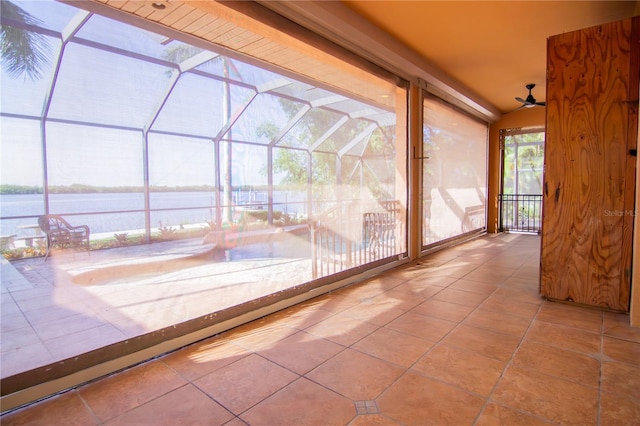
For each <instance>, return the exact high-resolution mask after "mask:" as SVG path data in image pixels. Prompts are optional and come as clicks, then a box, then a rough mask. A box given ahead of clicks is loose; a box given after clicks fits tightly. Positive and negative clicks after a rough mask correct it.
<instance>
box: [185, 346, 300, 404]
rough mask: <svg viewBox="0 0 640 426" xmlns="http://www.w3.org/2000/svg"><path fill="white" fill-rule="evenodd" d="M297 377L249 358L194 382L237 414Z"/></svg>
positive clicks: (269, 362) (267, 362) (270, 364)
mask: <svg viewBox="0 0 640 426" xmlns="http://www.w3.org/2000/svg"><path fill="white" fill-rule="evenodd" d="M297 378H298V375H297V374H294V373H292V372H290V371H289V370H286V369H284V368H282V367H280V366H278V365H276V364H274V363H273V362H271V361H268V360H266V359H264V358H262V357H261V356H258V355H249V356H248V357H245V358H242V359H241V360H239V361H236V362H234V363H233V364H230V365H228V366H226V367H223V368H220V369H218V370H216V371H214V372H212V373H209V374H207V375H206V376H204V377H201V378H199V379H198V380H196V381H194V384H195V385H196V386H197V387H198V388H199V389H201V390H202V391H203V392H205V393H206V394H207V395H209V396H210V397H211V398H213V399H214V400H215V401H216V402H218V403H219V404H220V405H222V406H223V407H225V408H226V409H227V410H229V411H231V412H232V413H234V414H240V413H242V412H244V411H245V410H247V409H249V408H251V407H252V406H254V405H255V404H257V403H258V402H260V401H262V400H263V399H265V398H267V397H268V396H270V395H272V394H274V393H275V392H277V391H279V390H280V389H282V388H283V387H285V386H286V385H288V384H289V383H291V382H293V381H294V380H296V379H297Z"/></svg>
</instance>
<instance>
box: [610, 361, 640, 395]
mask: <svg viewBox="0 0 640 426" xmlns="http://www.w3.org/2000/svg"><path fill="white" fill-rule="evenodd" d="M639 389H640V366H639V365H633V364H625V363H622V362H603V363H602V391H603V392H608V393H612V394H620V395H626V396H628V397H631V398H634V399H637V400H638V401H640V392H639V391H638V390H639Z"/></svg>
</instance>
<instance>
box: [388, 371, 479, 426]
mask: <svg viewBox="0 0 640 426" xmlns="http://www.w3.org/2000/svg"><path fill="white" fill-rule="evenodd" d="M484 401H485V400H484V398H482V397H480V396H477V395H473V394H471V393H469V392H466V391H464V390H462V389H460V388H458V387H454V386H451V385H447V384H444V383H441V382H439V381H435V380H433V379H429V378H427V377H425V376H423V375H420V374H418V373H412V372H407V373H406V374H404V375H403V376H402V377H401V378H400V379H399V380H398V381H396V382H395V383H394V384H393V385H392V386H391V387H390V388H389V389H388V390H387V391H386V392H385V393H384V394H383V395H382V396H381V397H380V398H378V400H377V403H378V408H379V409H380V413H381V414H383V415H384V416H387V417H390V418H391V419H393V420H397V421H398V422H400V423H401V424H405V425H428V424H433V425H470V424H472V423H473V421H474V419H475V418H476V417H477V416H478V414H479V413H480V411H481V410H482V406H483V404H484Z"/></svg>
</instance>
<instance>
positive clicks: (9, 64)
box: [0, 0, 49, 80]
mask: <svg viewBox="0 0 640 426" xmlns="http://www.w3.org/2000/svg"><path fill="white" fill-rule="evenodd" d="M2 18H3V20H4V19H6V20H7V21H14V22H16V23H18V24H21V25H20V26H12V25H0V54H2V67H3V68H4V70H5V71H6V72H7V73H8V74H9V75H10V76H11V77H14V78H17V77H20V76H21V75H25V78H26V77H29V78H30V79H31V80H37V79H39V78H40V77H42V74H43V72H44V70H45V69H46V67H47V65H48V63H49V57H48V55H47V52H48V49H49V43H48V41H47V38H46V37H45V36H43V35H42V34H38V33H35V32H33V31H29V30H27V29H25V28H23V26H25V25H39V24H41V21H40V20H39V19H37V18H35V17H33V16H32V15H30V14H29V13H28V12H26V11H24V10H23V9H22V8H21V7H20V6H18V5H17V4H15V3H14V2H11V1H8V0H5V1H2Z"/></svg>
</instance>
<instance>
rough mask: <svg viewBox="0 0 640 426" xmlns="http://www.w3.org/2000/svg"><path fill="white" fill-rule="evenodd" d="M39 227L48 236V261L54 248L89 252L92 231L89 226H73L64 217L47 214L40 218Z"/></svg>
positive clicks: (45, 257)
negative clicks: (83, 249) (84, 249)
mask: <svg viewBox="0 0 640 426" xmlns="http://www.w3.org/2000/svg"><path fill="white" fill-rule="evenodd" d="M38 225H39V226H40V229H42V232H44V233H45V235H46V236H47V252H46V254H45V256H44V260H45V261H46V260H47V257H49V254H50V253H51V249H52V248H53V247H59V248H63V249H64V248H86V249H87V250H89V234H90V230H89V227H88V226H87V225H78V226H71V225H70V224H69V222H67V221H66V220H64V219H63V218H62V216H60V215H56V214H45V215H42V216H40V217H39V218H38Z"/></svg>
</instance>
